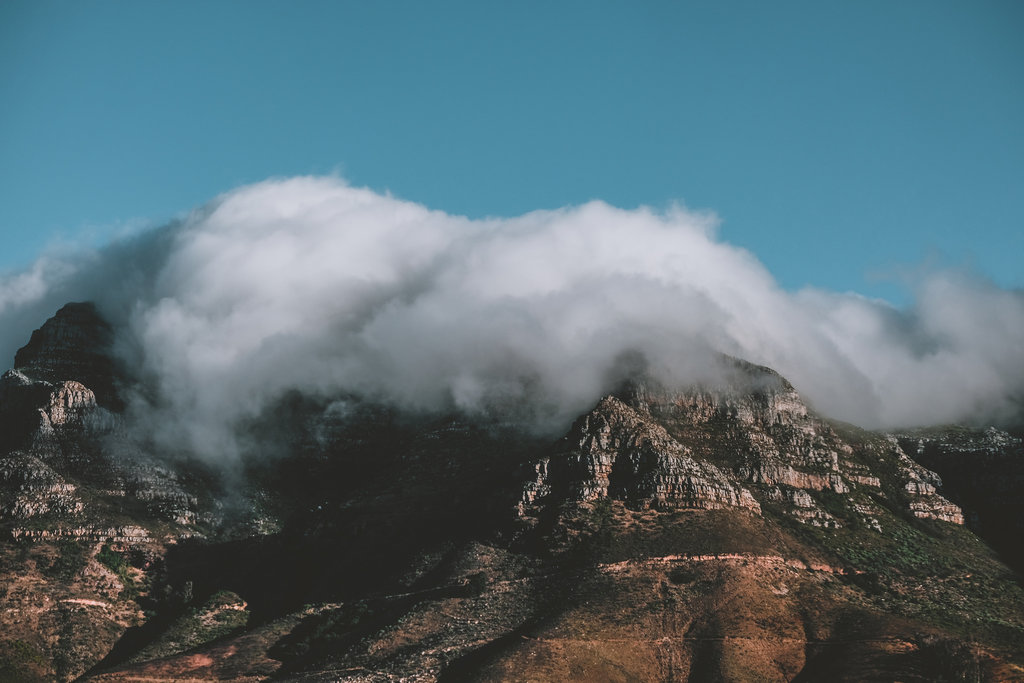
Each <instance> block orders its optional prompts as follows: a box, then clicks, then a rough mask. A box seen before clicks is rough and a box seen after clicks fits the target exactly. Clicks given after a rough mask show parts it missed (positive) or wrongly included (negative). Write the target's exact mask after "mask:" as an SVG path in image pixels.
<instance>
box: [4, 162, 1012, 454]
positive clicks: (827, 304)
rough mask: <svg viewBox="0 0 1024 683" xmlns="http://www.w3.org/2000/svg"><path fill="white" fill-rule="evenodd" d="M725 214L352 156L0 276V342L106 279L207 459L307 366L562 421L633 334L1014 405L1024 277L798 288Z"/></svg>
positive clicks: (556, 425)
mask: <svg viewBox="0 0 1024 683" xmlns="http://www.w3.org/2000/svg"><path fill="white" fill-rule="evenodd" d="M714 227H715V226H714V219H713V217H710V216H708V215H706V214H699V213H692V212H688V211H686V210H685V209H683V208H673V209H671V210H669V211H666V212H661V213H658V212H654V211H651V210H649V209H637V210H631V211H626V210H621V209H617V208H614V207H611V206H608V205H607V204H604V203H601V202H591V203H588V204H585V205H583V206H579V207H572V208H566V209H562V210H557V211H537V212H533V213H529V214H526V215H523V216H519V217H516V218H508V219H504V218H503V219H487V220H469V219H466V218H463V217H458V216H451V215H448V214H445V213H443V212H438V211H431V210H428V209H427V208H425V207H423V206H420V205H417V204H413V203H410V202H406V201H401V200H399V199H395V198H393V197H390V196H385V195H381V194H377V193H374V192H372V191H370V190H366V189H360V188H354V187H351V186H348V185H347V184H345V183H344V182H343V181H341V180H338V179H336V178H294V179H287V180H273V181H267V182H264V183H260V184H256V185H251V186H247V187H243V188H240V189H238V190H235V191H233V192H230V193H228V194H226V195H223V196H221V197H219V198H217V199H216V200H214V201H213V202H211V203H210V204H209V205H208V206H206V207H203V208H202V209H199V210H197V211H195V212H194V213H193V214H192V215H191V216H189V217H188V218H186V219H183V220H181V221H178V222H176V223H174V224H171V225H167V226H164V227H163V228H160V229H158V230H154V231H150V232H147V233H143V234H141V235H136V236H134V237H132V238H129V239H125V240H122V241H120V242H117V243H115V244H113V245H110V246H108V247H106V248H103V249H101V250H95V251H90V252H87V253H79V254H77V255H74V256H68V255H65V256H64V257H63V258H55V257H50V258H42V259H40V260H39V261H38V262H37V263H36V264H35V265H33V266H32V267H31V268H30V269H28V270H26V271H24V272H21V273H14V274H9V275H7V276H6V277H4V278H3V279H0V358H8V359H13V355H14V351H15V350H16V349H17V348H18V347H19V346H20V345H22V344H24V343H25V341H27V339H28V336H29V334H30V332H31V330H32V329H33V328H35V327H38V326H39V324H41V323H42V322H43V320H45V319H46V318H47V317H49V316H50V315H52V313H53V312H54V311H55V310H56V309H57V308H59V307H60V306H61V305H62V304H63V303H65V302H66V301H69V300H93V301H95V302H96V303H97V304H98V305H99V307H100V309H101V310H102V311H103V313H104V314H105V315H106V316H107V317H108V318H109V319H111V321H112V322H113V323H114V324H115V326H116V327H117V329H118V330H119V338H118V339H119V349H120V351H121V353H122V354H123V355H124V357H125V359H126V361H127V362H129V363H130V365H131V366H132V367H133V368H134V369H135V371H136V372H137V373H138V374H139V376H140V377H143V378H144V379H145V380H146V383H147V386H148V387H149V389H148V391H147V393H146V394H145V396H146V398H145V399H142V398H137V399H136V400H135V404H134V409H135V411H136V414H137V415H145V416H146V417H147V419H148V423H149V424H150V425H151V427H152V428H153V429H154V430H155V431H154V432H153V435H154V437H155V438H156V439H157V440H158V441H159V442H163V443H166V444H175V445H177V446H182V445H185V446H187V447H188V448H190V449H191V450H193V451H194V452H196V453H199V454H201V455H204V456H207V457H211V458H234V457H237V455H238V449H239V445H238V442H237V440H236V439H235V438H234V426H236V425H238V424H240V423H241V422H244V421H245V420H249V419H254V418H256V417H258V416H259V415H260V412H261V411H262V410H264V409H265V408H266V407H267V406H269V405H271V403H272V402H273V401H274V400H276V399H277V398H279V397H281V396H282V395H283V394H285V392H288V391H289V390H292V389H299V390H302V391H304V392H312V393H315V394H317V395H322V396H324V397H329V396H332V395H338V394H341V393H346V392H355V393H360V394H366V395H370V396H374V397H377V398H381V399H384V400H389V401H393V402H396V403H398V404H399V405H402V406H405V407H409V408H414V409H426V410H437V409H440V410H451V409H460V410H466V411H469V412H478V411H490V412H492V413H493V412H500V411H501V410H502V407H503V406H508V405H514V404H516V403H517V402H518V401H519V400H520V399H524V398H525V399H529V401H530V403H531V405H533V406H535V408H536V410H535V414H534V415H533V416H532V419H533V420H535V421H536V424H537V426H538V427H539V428H550V429H553V430H559V429H563V428H564V427H565V426H566V424H565V423H566V421H567V420H569V419H571V418H572V417H573V416H574V415H575V414H577V413H579V412H581V411H582V410H584V409H585V408H587V407H588V406H589V405H590V404H592V403H593V402H594V401H595V400H596V398H598V397H599V395H600V393H601V392H602V391H603V390H606V389H607V386H606V384H607V381H608V373H609V371H610V369H611V368H612V367H613V366H614V364H615V362H616V359H617V358H618V357H619V356H620V355H621V353H622V352H623V351H627V350H630V351H641V352H642V353H643V354H644V355H645V356H646V357H647V358H648V359H649V361H650V363H651V364H652V366H653V367H655V368H657V369H658V371H659V372H661V373H664V374H665V375H667V376H668V377H669V379H670V380H671V381H680V382H685V381H687V380H688V379H692V378H693V377H695V376H696V375H695V374H694V373H695V372H699V369H700V367H701V366H702V364H703V363H704V361H705V360H706V358H707V356H706V352H707V350H709V349H712V350H716V351H721V352H724V353H728V354H731V355H734V356H738V357H742V358H745V359H747V360H750V361H752V362H755V363H760V364H764V365H768V366H770V367H773V368H775V369H776V370H778V371H779V372H781V373H782V374H783V375H784V376H786V377H787V378H788V379H789V380H790V381H791V382H792V383H793V384H794V385H795V386H796V387H797V389H798V390H799V391H800V392H801V393H802V394H803V395H804V396H805V397H807V398H808V399H809V400H810V402H811V403H812V404H813V405H814V406H815V408H816V409H817V410H819V411H820V412H822V413H824V414H826V415H829V416H832V417H836V418H839V419H843V420H846V421H849V422H853V423H855V424H859V425H862V426H866V427H893V426H911V425H923V424H938V423H947V422H956V421H997V422H998V421H1004V422H1005V421H1008V420H1013V419H1017V418H1019V416H1020V415H1021V409H1022V401H1024V293H1022V292H1021V291H1008V290H1003V289H999V288H997V287H996V286H994V285H992V284H991V283H989V282H987V281H985V280H983V279H981V278H978V277H975V276H971V275H969V274H965V273H961V272H936V273H932V274H929V275H926V276H922V277H921V278H920V280H919V282H917V285H916V286H917V289H916V298H915V303H914V304H913V305H912V306H910V307H909V308H907V309H905V310H898V309H895V308H893V307H891V306H890V305H888V304H886V303H884V302H880V301H875V300H869V299H866V298H863V297H860V296H857V295H855V294H838V293H833V292H826V291H818V290H804V291H801V292H798V293H795V294H794V293H789V292H786V291H784V290H783V289H781V288H780V287H779V286H778V285H777V283H776V282H775V280H774V279H773V278H772V276H771V274H770V273H769V272H767V271H766V269H765V268H764V267H763V266H762V265H761V264H760V263H759V262H758V261H757V259H756V258H755V257H754V256H753V255H752V254H750V253H749V252H746V251H744V250H742V249H739V248H736V247H734V246H731V245H729V244H726V243H723V242H721V241H719V240H718V239H716V236H715V231H714Z"/></svg>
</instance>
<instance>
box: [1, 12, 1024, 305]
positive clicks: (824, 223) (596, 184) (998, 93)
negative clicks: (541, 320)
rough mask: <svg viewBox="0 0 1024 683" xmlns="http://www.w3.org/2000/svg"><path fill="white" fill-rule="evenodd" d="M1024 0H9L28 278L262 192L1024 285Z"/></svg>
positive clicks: (7, 200)
mask: <svg viewBox="0 0 1024 683" xmlns="http://www.w3.org/2000/svg"><path fill="white" fill-rule="evenodd" d="M1022 36H1024V3H1022V2H1018V1H1016V0H1008V1H1006V2H995V1H989V0H971V1H970V2H967V1H964V0H920V1H917V0H900V1H899V2H892V1H891V0H882V1H874V0H860V1H857V2H822V1H821V0H813V1H808V2H787V1H784V0H780V1H777V2H763V1H755V2H728V1H723V2H635V1H634V2H596V1H594V0H587V1H584V2H529V1H524V0H517V1H516V2H506V3H491V2H479V1H478V0H476V1H467V2H401V1H391V2H343V1H341V0H338V1H337V2H314V1H309V0H306V1H299V2H284V1H261V0H246V1H244V2H243V1H241V0H239V1H236V2H224V1H218V0H208V1H204V2H198V1H179V2H150V1H135V0H133V1H130V2H123V1H117V0H103V1H101V2H98V1H91V0H78V1H75V2H71V1H66V2H50V1H41V0H31V1H23V0H5V1H4V2H2V3H0V236H2V241H0V271H10V270H13V269H17V268H20V267H23V266H26V265H27V264H29V263H30V262H31V261H32V259H33V258H34V257H35V256H36V255H37V254H38V253H39V252H40V251H41V250H42V249H43V248H44V247H46V246H47V245H52V244H53V243H55V242H60V241H62V240H63V241H70V242H73V243H76V242H77V243H80V242H83V241H84V242H87V243H98V242H101V241H102V240H104V239H109V238H110V237H111V236H112V235H115V234H117V233H118V232H119V231H122V230H125V229H129V228H131V227H133V226H138V225H140V224H150V223H157V222H161V221H164V220H166V219H168V218H170V217H172V216H174V215H176V214H178V213H180V212H182V211H184V210H187V209H189V208H191V207H194V206H196V205H198V204H201V203H203V202H205V201H206V200H208V199H210V198H212V197H213V196H215V195H217V194H219V193H221V192H224V191H226V190H229V189H232V188H234V187H236V186H238V185H240V184H243V183H249V182H253V181H259V180H263V179H265V178H268V177H271V176H289V175H296V174H324V173H340V174H341V175H342V176H343V177H345V178H347V179H348V180H349V181H350V182H352V183H353V184H356V185H366V186H369V187H371V188H374V189H376V190H389V191H390V192H392V193H393V194H394V195H396V196H398V197H401V198H404V199H409V200H413V201H417V202H421V203H423V204H426V205H428V206H429V207H431V208H436V209H441V210H444V211H447V212H451V213H456V214H466V215H469V216H472V217H479V216H486V215H502V216H508V215H515V214H519V213H523V212H526V211H530V210H533V209H538V208H554V207H559V206H563V205H567V204H578V203H581V202H585V201H587V200H589V199H595V198H596V199H603V200H605V201H607V202H609V203H611V204H614V205H616V206H621V207H626V208H630V207H635V206H637V205H640V204H647V205H651V206H654V207H657V208H664V207H667V206H669V205H670V203H671V202H673V201H679V202H682V203H684V204H685V205H686V206H688V207H690V208H695V209H708V210H711V211H714V212H715V213H717V214H718V215H719V216H720V217H721V219H722V225H721V228H720V235H721V238H722V239H724V240H726V241H728V242H730V243H732V244H736V245H739V246H743V247H746V248H748V249H750V250H751V251H752V252H754V253H755V254H756V255H757V257H758V258H759V259H760V260H761V261H762V262H763V263H765V265H766V266H767V267H768V268H769V270H771V271H772V273H774V275H775V276H776V277H777V278H778V280H779V281H780V282H781V283H782V285H783V286H785V287H787V288H790V289H797V288H800V287H803V286H805V285H811V286H816V287H822V288H826V289H832V290H840V291H846V290H854V291H859V292H862V293H865V294H868V295H873V296H883V297H886V298H889V299H891V300H893V301H897V302H901V301H903V300H904V296H905V294H904V293H902V292H901V290H900V289H899V287H897V286H896V285H895V284H893V283H892V282H891V281H878V280H877V277H878V276H879V275H881V276H888V277H890V278H891V277H892V276H893V274H894V273H899V272H905V271H906V270H907V269H908V268H909V269H911V270H912V269H914V268H917V267H919V266H920V265H921V264H926V263H933V264H934V263H935V262H938V263H941V264H953V265H962V264H967V265H969V266H970V267H973V268H974V269H976V270H977V271H978V272H980V273H982V274H984V275H986V276H988V277H991V278H992V279H994V280H995V281H996V282H997V283H998V284H1000V285H1002V286H1008V287H1022V286H1024V266H1022V255H1024V38H1022Z"/></svg>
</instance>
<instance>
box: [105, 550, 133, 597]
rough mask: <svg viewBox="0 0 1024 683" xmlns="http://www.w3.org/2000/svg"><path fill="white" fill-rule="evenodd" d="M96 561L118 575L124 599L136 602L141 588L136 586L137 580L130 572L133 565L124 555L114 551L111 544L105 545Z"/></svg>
mask: <svg viewBox="0 0 1024 683" xmlns="http://www.w3.org/2000/svg"><path fill="white" fill-rule="evenodd" d="M96 561H97V562H99V563H100V564H102V565H103V566H104V567H106V568H107V569H109V570H110V571H112V572H114V573H115V574H117V578H118V579H120V581H121V584H122V585H123V586H124V588H123V589H122V590H121V597H122V598H124V599H125V600H134V599H136V598H137V597H138V596H139V587H138V585H136V583H135V578H134V577H133V576H132V575H131V571H130V570H131V563H129V562H128V560H126V559H125V558H124V556H123V555H121V554H120V553H118V552H116V551H115V550H113V549H112V548H111V547H110V544H109V543H104V544H103V547H102V548H100V551H99V552H98V553H96Z"/></svg>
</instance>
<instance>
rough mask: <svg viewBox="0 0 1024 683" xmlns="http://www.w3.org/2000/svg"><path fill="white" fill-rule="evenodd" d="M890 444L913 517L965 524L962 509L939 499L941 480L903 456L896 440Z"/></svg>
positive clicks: (941, 497)
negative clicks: (894, 453)
mask: <svg viewBox="0 0 1024 683" xmlns="http://www.w3.org/2000/svg"><path fill="white" fill-rule="evenodd" d="M889 441H890V443H892V446H893V449H894V450H895V452H896V455H897V457H898V458H899V472H900V475H901V476H902V478H903V491H904V493H905V494H906V495H907V497H908V498H909V499H910V502H909V505H908V506H909V508H910V511H911V512H912V513H913V514H914V516H915V517H920V518H922V519H937V520H939V521H942V522H951V523H953V524H963V523H964V514H963V511H962V510H961V509H960V507H959V506H958V505H956V504H954V503H952V502H950V501H949V500H947V499H946V498H944V497H943V496H941V495H939V489H941V488H942V477H940V476H939V475H938V474H936V473H935V472H932V471H931V470H929V469H926V468H924V467H922V466H921V465H919V464H917V463H916V462H915V461H914V460H913V459H912V458H910V457H909V456H908V455H907V454H906V453H904V452H903V449H902V448H901V447H900V445H899V443H898V441H897V439H896V438H895V437H889Z"/></svg>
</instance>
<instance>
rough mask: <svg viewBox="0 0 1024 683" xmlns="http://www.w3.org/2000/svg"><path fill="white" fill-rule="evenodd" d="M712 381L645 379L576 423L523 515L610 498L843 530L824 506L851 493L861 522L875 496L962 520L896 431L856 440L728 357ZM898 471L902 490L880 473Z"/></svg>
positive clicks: (533, 487)
mask: <svg viewBox="0 0 1024 683" xmlns="http://www.w3.org/2000/svg"><path fill="white" fill-rule="evenodd" d="M720 362H721V367H720V368H719V369H718V372H717V374H718V380H717V381H716V382H715V383H714V384H709V385H707V386H703V387H695V388H691V389H685V390H672V389H669V388H668V387H665V386H663V385H661V384H659V383H658V382H657V381H656V380H655V379H653V378H651V377H647V376H644V375H638V376H636V377H633V378H631V379H629V380H628V381H627V382H626V383H625V384H624V386H623V387H622V388H621V389H620V390H619V391H618V392H617V393H618V396H617V397H616V396H609V397H606V398H604V399H602V400H601V401H600V403H598V405H597V407H595V408H594V410H593V411H591V412H590V413H589V414H587V415H586V416H584V417H582V418H581V419H580V420H578V421H577V422H576V424H574V425H573V428H572V430H571V431H570V433H569V434H568V435H567V436H566V437H564V438H563V439H562V441H561V442H560V443H559V446H558V448H557V452H556V453H555V454H554V455H552V456H549V457H546V458H543V459H541V460H540V461H538V462H536V463H535V464H534V465H533V468H532V470H531V471H530V474H529V475H528V480H527V482H526V483H525V484H524V487H523V495H522V501H521V503H520V505H519V509H520V512H521V514H524V515H525V514H527V513H528V512H529V510H530V508H531V506H533V508H536V506H537V504H538V503H543V502H544V501H545V499H548V500H549V501H551V500H575V501H591V500H595V499H599V498H611V499H615V500H622V501H625V502H626V503H627V504H628V505H630V506H631V507H647V506H652V505H653V506H656V507H688V508H702V509H717V508H723V507H735V508H742V509H746V510H749V511H752V512H754V513H760V512H761V505H762V504H769V505H774V506H775V507H776V508H779V509H782V510H784V511H785V512H786V513H787V514H789V515H790V516H792V517H794V518H795V519H798V520H799V521H801V522H803V523H806V524H810V525H813V526H819V527H830V528H835V527H838V526H841V525H842V524H843V522H842V521H841V520H840V519H837V517H836V516H835V515H833V514H831V513H830V512H828V511H826V510H825V509H824V507H823V499H824V498H826V497H827V496H828V495H830V494H835V495H838V496H843V497H844V499H845V500H846V501H848V502H850V503H851V504H852V506H853V507H852V509H853V510H854V512H855V513H856V514H858V515H859V516H860V518H861V521H863V522H864V523H866V524H867V525H868V526H871V527H878V525H879V522H878V520H877V518H876V517H875V516H873V515H872V511H873V510H874V509H875V507H876V501H875V499H876V498H881V499H885V498H886V497H887V496H888V498H889V499H890V500H891V502H892V503H893V504H897V505H900V506H902V507H903V508H904V509H905V510H907V511H908V512H910V513H911V514H913V515H914V516H916V517H919V518H922V519H935V520H941V521H944V522H952V523H954V524H963V522H964V518H963V514H962V512H961V510H960V508H959V507H958V506H957V505H955V504H953V503H951V502H950V501H949V500H947V499H946V498H944V497H943V496H942V495H941V494H940V493H939V490H940V488H941V486H942V481H941V478H940V477H939V476H938V475H937V474H935V473H934V472H931V471H929V470H926V469H925V468H924V467H922V466H920V465H919V464H917V463H916V462H914V461H913V460H912V459H911V458H909V457H907V455H906V454H905V453H904V452H903V450H902V449H901V447H900V445H899V442H898V440H897V439H896V438H892V437H886V436H884V435H868V434H866V433H865V434H863V436H862V437H861V439H862V440H864V441H866V443H858V444H855V443H851V442H849V441H848V440H846V439H844V438H842V437H841V436H840V435H839V434H838V433H837V432H836V431H835V429H833V428H832V427H831V426H830V425H829V424H828V423H827V422H826V421H824V420H822V419H821V418H818V417H816V416H815V415H813V413H812V412H811V411H810V410H809V409H808V407H807V405H806V404H805V403H804V402H803V400H802V399H801V398H800V396H799V394H798V393H797V392H796V390H795V389H794V388H793V387H792V386H791V385H790V384H789V383H788V382H787V381H786V380H785V379H783V378H782V377H780V376H779V375H778V374H777V373H775V372H774V371H772V370H770V369H768V368H764V367H760V366H756V365H752V364H750V363H745V362H743V361H739V360H736V359H730V358H722V359H721V361H720ZM879 466H881V467H883V468H885V469H886V470H889V471H892V473H893V474H894V475H895V476H894V477H890V479H891V480H892V483H894V484H895V485H896V488H897V490H898V491H897V492H896V493H894V492H889V493H888V494H887V493H886V492H885V491H884V490H883V486H882V480H881V479H880V478H879V477H878V476H876V474H875V473H874V471H875V469H878V467H879Z"/></svg>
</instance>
